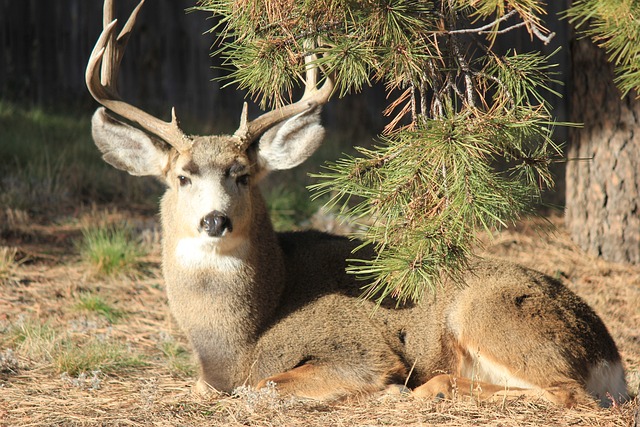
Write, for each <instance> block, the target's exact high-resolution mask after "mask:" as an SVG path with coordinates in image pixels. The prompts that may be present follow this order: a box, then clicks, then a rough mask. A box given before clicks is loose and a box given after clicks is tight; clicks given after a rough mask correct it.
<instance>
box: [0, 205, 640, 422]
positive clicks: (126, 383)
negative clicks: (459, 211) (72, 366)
mask: <svg viewBox="0 0 640 427" xmlns="http://www.w3.org/2000/svg"><path fill="white" fill-rule="evenodd" d="M79 215H80V216H82V215H85V216H88V217H91V215H93V214H92V213H91V212H89V213H83V214H79ZM111 216H112V217H113V218H111V220H113V221H114V222H117V221H120V220H121V219H122V217H126V218H127V219H128V220H129V221H132V223H133V224H134V225H135V227H136V228H138V229H139V231H141V232H142V235H143V236H147V237H145V240H146V243H145V244H146V245H148V246H149V247H150V248H149V249H150V250H149V251H148V253H149V254H150V255H147V257H146V258H145V260H144V263H145V268H144V272H143V273H144V274H139V275H136V276H132V277H125V278H122V277H120V278H118V279H114V278H108V277H96V276H95V275H93V274H90V273H89V272H88V271H87V265H86V264H84V263H83V262H82V260H81V258H80V256H79V255H78V253H77V251H76V250H75V246H74V242H75V241H76V240H77V239H78V238H80V237H81V231H80V230H81V228H82V226H83V225H82V224H85V223H86V221H85V220H69V221H66V222H64V223H60V224H58V225H42V224H40V225H34V226H32V227H30V228H29V229H28V230H24V229H16V230H13V231H11V230H10V231H9V232H5V233H3V234H0V236H4V237H5V238H4V239H2V240H0V246H6V247H15V248H17V251H18V255H17V256H21V257H23V258H25V259H26V260H27V261H25V262H22V263H20V264H18V265H15V266H13V267H12V274H11V276H12V280H7V281H2V282H0V425H3V426H5V425H6V426H17V425H19V426H52V425H61V426H75V425H78V426H81V425H82V426H84V425H87V426H95V425H109V426H115V425H118V426H120V425H122V426H151V425H153V426H175V425H181V426H200V425H215V426H218V425H219V426H246V425H255V426H312V427H313V426H349V427H351V426H430V425H442V426H461V425H483V426H513V425H518V426H576V425H577V426H621V427H622V426H630V425H631V424H632V422H633V418H634V411H635V410H636V408H637V406H638V403H637V401H633V402H630V403H628V404H626V405H623V406H621V407H615V408H612V409H593V408H575V409H571V410H567V409H563V408H558V407H555V406H552V405H547V404H545V403H530V402H529V403H527V402H521V401H515V402H505V403H504V404H502V405H500V404H485V403H478V402H474V401H468V400H457V401H453V402H448V401H443V402H430V401H417V400H414V399H412V398H410V397H406V396H391V395H377V396H369V397H366V398H365V397H363V398H360V399H356V400H353V401H350V402H341V403H337V404H323V403H317V402H308V401H306V402H305V401H300V400H292V399H286V398H281V397H278V396H277V395H276V394H275V393H273V390H270V389H266V390H263V391H260V392H256V391H254V390H249V389H240V390H238V391H237V393H236V395H234V396H216V397H211V398H202V397H198V396H196V395H194V394H192V385H193V383H194V366H193V364H192V363H191V362H190V360H189V358H188V356H187V355H186V354H185V351H184V349H188V344H187V343H186V341H185V339H184V336H182V334H181V333H180V332H179V330H178V329H177V327H176V325H175V323H174V322H173V320H172V319H171V316H170V315H169V312H168V308H167V304H166V299H165V295H164V289H163V286H164V285H163V281H162V279H161V277H160V271H159V255H158V248H157V244H158V240H157V238H156V237H153V236H156V231H155V230H156V228H155V227H156V224H155V223H154V220H152V219H149V218H144V217H136V216H135V214H133V213H127V212H125V213H114V214H112V215H111ZM553 221H554V222H556V223H559V221H558V220H557V219H554V220H553ZM136 224H137V225H136ZM536 227H542V228H544V227H546V226H545V225H544V224H542V223H538V222H535V221H528V222H524V223H523V224H521V225H520V226H519V227H518V228H517V229H516V230H513V231H506V232H503V233H500V234H498V235H496V237H495V239H494V240H493V241H487V245H486V250H485V254H486V255H489V256H496V257H501V258H508V259H511V260H515V261H517V262H520V263H522V264H526V265H529V266H532V267H535V268H537V269H539V270H542V271H544V272H546V273H548V274H551V275H554V276H556V277H559V278H561V279H562V280H563V281H564V282H565V283H566V284H567V286H569V287H570V288H572V289H573V290H575V291H576V292H577V293H578V294H580V295H581V296H582V297H584V298H585V299H586V300H587V301H588V302H589V303H590V304H591V305H592V306H593V307H594V308H595V309H596V311H597V312H598V313H599V314H600V315H601V316H602V317H603V319H604V320H605V323H606V324H607V325H608V327H609V329H610V331H611V333H612V335H613V336H614V338H615V340H616V342H617V343H618V345H619V348H620V351H621V353H622V355H623V358H624V361H625V365H626V367H627V372H628V381H629V384H630V386H631V389H632V390H637V389H638V386H639V384H640V328H639V327H638V325H640V268H639V267H628V266H623V265H619V264H613V263H607V262H604V261H601V260H597V259H593V258H591V257H589V256H587V255H585V254H584V253H582V252H581V251H579V250H578V249H577V248H576V247H575V246H573V245H572V244H571V243H570V241H569V239H568V238H567V236H566V235H565V233H564V232H563V231H558V232H557V233H555V234H553V235H545V234H538V232H537V231H536ZM149 236H152V237H149ZM3 240H4V241H3ZM153 246H155V248H154V247H153ZM87 295H91V296H94V297H95V299H96V301H99V302H101V304H88V303H86V301H85V303H84V305H79V302H82V300H83V299H85V300H86V298H87ZM94 302H95V301H94ZM104 302H106V303H107V307H108V309H107V308H105V304H103V303H104ZM92 307H93V308H92ZM79 308H80V309H79ZM105 310H107V311H109V312H114V313H122V314H126V315H123V316H118V317H117V318H110V317H109V316H106V315H105ZM20 325H27V327H29V328H34V329H35V330H36V331H37V330H38V327H41V328H42V331H44V332H43V333H42V334H41V335H43V336H44V338H43V340H42V341H37V340H35V339H34V341H33V342H32V343H31V344H30V346H27V345H26V344H24V340H22V341H20V340H21V339H20V338H19V334H18V335H17V334H16V328H17V327H19V326H20ZM42 331H41V332H42ZM47 337H49V338H50V339H52V340H55V339H56V338H55V337H64V338H65V339H68V340H70V342H73V343H78V346H79V347H83V346H84V345H89V344H90V343H92V342H106V343H111V344H113V345H115V346H119V347H118V348H120V349H121V350H123V351H125V353H126V357H127V358H128V357H131V358H133V359H134V360H138V361H140V362H141V363H131V364H123V365H121V366H120V365H117V364H116V365H110V367H109V369H104V370H101V369H97V370H96V369H87V370H86V371H82V372H81V371H77V370H76V371H73V372H72V373H69V372H64V371H62V369H63V368H60V366H59V365H58V364H56V363H55V357H53V356H55V351H56V350H55V346H53V347H47ZM123 357H124V356H123Z"/></svg>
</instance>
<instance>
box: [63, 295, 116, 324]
mask: <svg viewBox="0 0 640 427" xmlns="http://www.w3.org/2000/svg"><path fill="white" fill-rule="evenodd" d="M74 308H75V309H76V310H80V311H88V312H91V313H95V314H97V315H99V316H102V317H104V318H105V319H106V320H107V321H108V322H109V323H115V322H116V321H118V320H119V319H121V318H123V317H124V316H125V313H124V312H123V311H121V310H118V309H117V308H115V307H113V306H112V305H111V304H109V303H108V302H107V301H105V299H104V298H103V297H101V296H100V295H95V294H91V293H82V294H80V296H79V297H78V302H77V303H76V305H75V306H74Z"/></svg>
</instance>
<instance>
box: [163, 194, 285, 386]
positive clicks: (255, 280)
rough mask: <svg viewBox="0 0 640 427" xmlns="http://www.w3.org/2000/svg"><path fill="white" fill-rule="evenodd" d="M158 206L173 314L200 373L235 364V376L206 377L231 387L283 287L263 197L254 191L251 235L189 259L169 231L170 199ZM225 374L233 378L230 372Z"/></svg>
mask: <svg viewBox="0 0 640 427" xmlns="http://www.w3.org/2000/svg"><path fill="white" fill-rule="evenodd" d="M162 203H163V210H162V222H163V232H164V233H163V271H164V276H165V282H166V289H167V296H168V300H169V305H170V307H171V311H172V314H173V315H174V317H175V318H176V320H177V321H178V323H179V324H180V326H181V328H182V329H183V330H184V331H185V333H186V334H187V336H188V337H189V339H190V341H191V344H192V346H193V347H194V350H195V352H196V354H197V356H198V358H199V359H200V362H201V365H202V367H203V371H213V372H221V371H222V370H221V369H219V368H216V366H218V367H219V366H221V365H224V366H226V367H230V366H236V372H235V376H236V378H209V379H206V380H207V382H208V383H210V384H211V385H212V386H214V387H216V388H219V389H224V390H227V389H231V388H233V387H234V386H235V385H238V384H241V383H242V382H243V381H245V380H246V375H247V371H248V370H249V368H248V367H247V366H245V365H246V364H249V363H250V361H248V360H246V359H247V357H248V355H249V354H250V352H251V350H252V349H253V346H254V343H255V341H256V339H257V337H258V334H259V333H260V331H261V329H262V328H263V327H264V326H265V324H266V323H267V322H269V320H270V319H271V317H272V316H273V313H274V311H275V310H276V307H277V305H278V301H279V299H280V296H281V294H282V291H283V288H284V284H285V269H284V260H283V255H282V250H281V248H280V247H279V245H278V239H277V235H276V233H275V231H274V230H273V226H272V224H271V221H270V219H269V217H268V214H267V209H266V206H265V202H264V199H263V198H262V196H261V195H260V194H259V193H257V192H256V195H255V196H254V197H253V200H252V215H253V218H252V224H251V228H250V232H249V233H248V236H247V238H246V240H245V241H242V242H241V243H240V244H238V245H237V246H236V247H235V248H234V250H233V251H231V252H228V253H222V254H221V253H217V252H216V251H206V250H204V251H199V250H195V251H193V253H191V258H189V256H188V255H189V254H188V252H185V248H184V246H185V244H186V245H187V246H188V242H187V243H185V241H184V239H182V240H181V239H179V238H177V237H176V235H177V234H178V233H173V232H172V230H175V229H176V226H177V224H175V223H174V221H175V218H173V217H172V216H171V215H167V214H166V210H165V209H164V207H170V206H171V205H170V203H171V200H168V199H165V198H163V202H162ZM166 205H168V206H166ZM208 366H211V367H212V368H211V369H208V368H207V367H208ZM227 372H231V374H230V375H232V376H233V375H234V374H233V372H234V370H233V369H228V370H227Z"/></svg>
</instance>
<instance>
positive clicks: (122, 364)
mask: <svg viewBox="0 0 640 427" xmlns="http://www.w3.org/2000/svg"><path fill="white" fill-rule="evenodd" d="M146 364H147V363H146V362H145V361H144V360H143V359H142V358H141V357H140V356H139V355H137V354H135V353H133V352H131V351H130V349H129V348H128V347H127V346H126V345H123V344H121V343H117V342H112V341H109V340H100V339H96V338H92V339H90V340H89V341H87V342H84V343H75V342H72V341H70V340H68V341H65V342H63V343H62V345H61V346H60V348H59V350H58V352H57V353H56V354H55V356H54V358H53V368H54V370H55V371H56V372H57V373H63V372H66V373H67V374H68V375H71V376H76V375H78V374H80V373H82V372H91V371H100V372H103V373H105V374H110V373H115V372H117V371H123V370H128V369H132V368H138V367H141V366H145V365H146Z"/></svg>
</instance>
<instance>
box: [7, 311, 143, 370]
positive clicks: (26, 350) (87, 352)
mask: <svg viewBox="0 0 640 427" xmlns="http://www.w3.org/2000/svg"><path fill="white" fill-rule="evenodd" d="M1 338H2V339H1V340H0V344H2V347H5V348H7V349H12V352H15V356H19V357H22V358H24V359H26V360H29V361H30V363H37V364H41V365H44V366H45V367H46V368H47V369H51V370H52V371H54V372H56V373H59V374H61V373H63V372H66V373H67V374H68V375H71V376H76V375H78V374H80V373H82V372H92V371H100V372H102V373H105V374H111V373H116V372H118V371H124V370H128V369H131V368H137V367H141V366H145V365H146V364H147V362H145V360H144V359H143V357H142V356H141V355H139V354H137V353H135V352H134V351H132V350H131V349H130V348H129V347H128V346H127V345H125V344H123V343H121V342H118V341H115V340H113V339H112V338H110V337H109V336H104V335H96V334H93V335H91V336H88V335H87V334H80V335H78V334H71V333H70V332H69V331H68V330H66V329H61V328H60V327H59V326H58V327H54V326H53V325H52V324H51V323H50V322H48V321H40V320H38V319H25V320H22V321H20V322H17V323H16V324H14V325H11V326H10V327H9V328H8V329H7V330H6V331H4V333H3V335H2V337H1ZM12 354H14V353H12Z"/></svg>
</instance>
